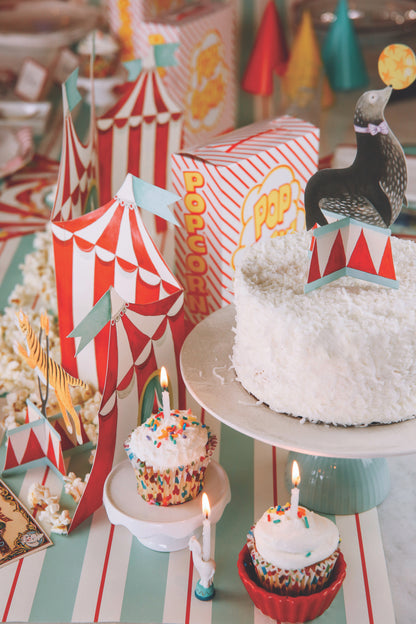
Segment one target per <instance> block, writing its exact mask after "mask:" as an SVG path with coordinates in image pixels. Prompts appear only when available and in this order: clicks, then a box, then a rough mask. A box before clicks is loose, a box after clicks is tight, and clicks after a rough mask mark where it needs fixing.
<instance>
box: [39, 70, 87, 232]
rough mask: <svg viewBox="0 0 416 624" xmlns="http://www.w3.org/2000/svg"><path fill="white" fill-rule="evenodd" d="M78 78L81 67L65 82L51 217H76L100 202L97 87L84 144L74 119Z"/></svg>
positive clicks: (53, 219)
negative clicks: (57, 173)
mask: <svg viewBox="0 0 416 624" xmlns="http://www.w3.org/2000/svg"><path fill="white" fill-rule="evenodd" d="M77 78H78V69H76V70H75V71H74V72H72V74H71V75H70V76H69V78H68V79H67V80H66V82H64V84H63V85H62V105H63V115H64V131H63V139H62V152H61V159H60V167H59V175H58V184H57V190H56V197H55V203H54V207H53V210H52V215H51V219H52V221H62V220H66V219H74V218H76V217H79V216H80V215H81V214H82V213H84V212H87V211H88V210H92V209H93V208H96V207H97V205H98V200H97V183H98V163H97V160H98V156H97V144H96V143H97V138H96V126H95V107H94V89H93V88H92V102H91V107H90V110H91V115H90V128H89V137H88V140H87V142H86V143H85V144H84V143H82V141H81V140H80V139H79V137H78V135H77V133H76V130H75V126H74V122H73V119H72V111H73V110H74V108H75V106H76V105H77V104H79V102H80V101H81V95H80V93H79V91H78V90H77V87H76V82H77Z"/></svg>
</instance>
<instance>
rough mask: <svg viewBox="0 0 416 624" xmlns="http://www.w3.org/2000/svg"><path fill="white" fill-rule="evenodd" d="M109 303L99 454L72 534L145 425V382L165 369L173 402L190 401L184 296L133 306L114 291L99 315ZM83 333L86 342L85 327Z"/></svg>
mask: <svg viewBox="0 0 416 624" xmlns="http://www.w3.org/2000/svg"><path fill="white" fill-rule="evenodd" d="M105 299H107V301H106V302H105V306H104V307H105V308H107V310H108V312H109V315H108V317H107V318H108V329H109V335H108V357H107V362H108V366H107V376H106V380H105V385H104V389H103V396H102V401H101V406H100V410H99V413H98V416H99V430H98V444H97V451H96V454H95V460H94V464H93V467H92V471H91V475H90V477H89V480H88V484H87V487H86V490H85V492H84V494H83V496H82V499H81V501H80V502H79V504H78V506H77V509H76V511H75V514H74V517H73V519H72V523H71V527H70V530H73V529H74V528H75V527H76V526H78V525H79V524H80V523H81V522H82V521H83V520H84V519H85V518H87V517H88V516H89V515H90V514H91V513H92V512H93V511H95V510H96V509H97V508H98V507H99V506H100V505H101V502H102V492H103V487H104V482H105V479H106V477H107V475H108V473H109V472H110V471H111V469H112V468H113V466H115V465H117V464H118V463H120V462H121V461H123V459H126V454H125V451H124V447H123V442H124V441H125V440H126V438H127V436H128V435H129V433H131V431H132V430H133V429H134V428H135V427H136V426H137V424H138V422H140V419H139V405H140V402H141V398H142V397H143V394H144V391H145V389H146V382H148V381H149V379H150V378H151V377H152V376H153V375H154V373H155V371H158V369H160V368H161V366H162V365H164V366H166V368H167V370H168V371H169V380H170V385H171V388H172V403H173V402H174V404H175V405H182V406H184V401H185V395H184V386H183V383H181V382H180V380H179V370H180V369H179V353H180V349H181V346H182V343H183V340H184V336H185V333H184V314H183V293H182V291H180V290H176V291H175V292H173V293H172V294H171V295H169V296H167V297H165V298H163V299H162V300H160V301H152V302H148V303H128V302H126V301H124V300H123V299H122V298H121V297H120V296H119V295H118V293H117V292H116V291H115V290H114V289H113V288H111V289H109V290H108V291H107V293H106V294H105V295H104V296H103V298H102V300H101V301H100V302H99V304H98V305H97V306H96V308H101V310H99V315H101V314H102V310H103V306H102V302H103V301H104V300H105ZM107 304H108V305H107ZM93 316H94V309H93V310H92V311H91V313H90V314H89V315H88V318H87V319H86V321H87V326H88V325H90V322H91V319H92V317H93ZM98 327H100V325H98ZM78 329H79V334H82V335H83V336H84V337H85V334H84V333H83V323H81V325H80V326H79V327H78ZM74 333H76V332H74ZM87 340H88V339H87ZM84 344H85V341H84Z"/></svg>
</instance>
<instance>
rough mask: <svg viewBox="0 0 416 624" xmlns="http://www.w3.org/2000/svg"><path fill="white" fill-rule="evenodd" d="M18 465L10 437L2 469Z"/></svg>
mask: <svg viewBox="0 0 416 624" xmlns="http://www.w3.org/2000/svg"><path fill="white" fill-rule="evenodd" d="M18 465H19V462H18V461H17V457H16V454H15V452H14V450H13V446H12V443H11V441H10V438H9V440H8V442H7V451H6V460H5V462H4V468H3V470H9V469H10V468H16V466H18Z"/></svg>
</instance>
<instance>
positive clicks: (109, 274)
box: [52, 174, 182, 392]
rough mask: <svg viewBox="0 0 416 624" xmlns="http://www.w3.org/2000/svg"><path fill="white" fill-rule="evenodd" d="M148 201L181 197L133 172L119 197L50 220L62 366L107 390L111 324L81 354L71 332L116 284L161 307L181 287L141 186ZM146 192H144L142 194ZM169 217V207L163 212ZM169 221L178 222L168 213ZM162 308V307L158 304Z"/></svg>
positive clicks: (126, 294) (131, 298)
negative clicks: (157, 238)
mask: <svg viewBox="0 0 416 624" xmlns="http://www.w3.org/2000/svg"><path fill="white" fill-rule="evenodd" d="M139 183H140V184H141V187H140V188H144V191H143V193H144V195H146V194H147V203H148V204H150V205H151V206H154V207H157V206H158V205H159V207H160V205H161V204H163V203H164V204H165V205H167V204H170V203H172V202H174V201H176V200H177V199H178V197H177V196H176V195H173V194H172V193H169V192H168V191H165V190H162V189H158V188H156V187H153V186H151V185H146V184H145V183H143V182H142V181H141V180H138V179H137V178H134V177H133V176H131V175H130V174H128V175H127V176H126V179H125V181H124V183H123V185H122V186H121V188H120V189H119V191H118V192H117V194H116V195H115V197H114V198H113V199H112V200H111V201H110V202H108V203H107V204H105V205H104V206H102V207H101V208H98V209H97V210H94V211H93V212H89V213H86V214H84V215H82V216H81V217H78V218H77V219H72V220H69V221H61V222H55V223H52V233H53V242H54V255H55V270H56V284H57V299H58V315H59V328H60V338H61V356H62V366H63V367H64V368H65V370H67V371H68V372H69V373H70V374H71V375H74V376H76V377H80V378H81V379H83V380H84V381H87V382H89V383H91V384H92V385H93V386H94V387H96V388H98V389H99V390H100V391H101V392H102V391H103V388H104V382H105V376H106V365H107V351H108V326H106V327H103V329H102V330H101V331H100V333H99V334H98V335H97V337H96V338H95V340H94V341H92V342H91V343H90V344H88V345H87V347H86V348H85V349H83V350H82V351H81V353H79V354H78V355H76V354H75V351H76V349H75V340H74V338H72V337H68V335H69V334H70V333H71V332H72V330H73V328H74V327H76V326H77V325H78V324H79V323H80V322H81V321H82V320H83V319H84V317H86V316H87V314H88V313H89V312H90V310H92V308H93V307H94V305H95V304H96V303H97V302H98V301H99V299H100V298H101V297H102V296H103V295H104V293H105V292H106V291H107V290H108V289H109V288H110V287H111V286H113V287H114V288H115V290H116V291H117V293H118V294H119V296H120V297H122V298H123V299H124V300H125V301H127V302H131V303H134V304H135V303H139V302H140V303H141V304H150V303H152V304H153V305H154V313H155V315H158V314H160V313H159V312H158V309H159V308H158V306H162V304H163V302H164V300H165V299H168V298H169V297H171V296H172V295H173V294H177V293H178V292H179V293H182V287H181V285H180V284H179V282H178V281H177V280H176V278H175V277H174V276H173V274H172V273H171V271H170V269H169V267H168V266H167V264H166V263H165V261H164V259H163V258H162V256H161V254H160V252H159V251H158V249H157V247H156V246H155V244H154V242H153V240H152V238H151V237H150V235H149V233H148V231H147V229H146V227H145V225H144V223H143V220H142V217H141V215H140V211H139V209H138V204H139V205H140V207H141V208H146V200H145V199H143V200H142V201H141V200H140V199H139V200H137V199H136V197H137V195H138V192H137V190H135V189H137V185H138V184H139ZM144 195H143V196H144ZM164 214H168V215H170V213H169V211H168V210H165V212H163V211H160V212H159V216H163V215H164ZM170 218H171V220H174V218H173V217H172V215H170ZM160 309H161V308H160Z"/></svg>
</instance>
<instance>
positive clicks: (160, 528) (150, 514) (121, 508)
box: [103, 459, 231, 552]
mask: <svg viewBox="0 0 416 624" xmlns="http://www.w3.org/2000/svg"><path fill="white" fill-rule="evenodd" d="M202 492H206V493H207V495H208V498H209V502H210V506H211V513H210V520H211V523H212V524H216V523H217V522H218V521H219V519H220V518H221V516H222V514H223V511H224V509H225V507H226V505H228V503H229V502H230V500H231V491H230V484H229V481H228V477H227V473H226V472H225V470H224V468H222V466H220V465H219V464H218V463H217V462H216V461H214V460H212V461H211V462H210V463H209V465H208V468H207V471H206V475H205V482H204V487H203V489H202V491H201V492H200V493H199V494H198V496H197V497H196V498H194V499H193V500H190V501H188V502H186V503H182V505H168V506H166V507H162V506H158V505H150V504H149V503H147V502H146V501H144V500H143V499H142V498H141V496H140V495H139V494H138V493H137V487H136V476H135V474H134V470H133V468H132V466H131V463H130V461H129V460H128V459H126V460H125V461H123V462H121V463H120V464H117V466H115V467H114V468H113V470H112V471H111V472H110V474H109V475H108V477H107V479H106V481H105V484H104V491H103V503H104V507H105V510H106V512H107V516H108V519H109V520H110V522H111V523H112V524H116V525H117V524H119V525H121V526H125V527H126V528H127V529H128V530H129V531H130V533H132V534H133V535H134V536H135V537H137V539H138V540H139V542H141V543H142V544H143V546H146V548H150V549H151V550H157V551H160V552H173V551H175V550H182V549H183V548H188V544H189V540H190V538H191V536H192V535H195V537H196V538H199V537H200V535H201V531H202V521H203V514H202V506H201V497H202Z"/></svg>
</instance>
